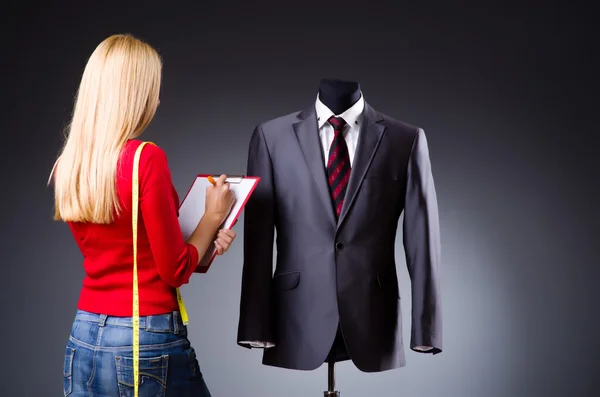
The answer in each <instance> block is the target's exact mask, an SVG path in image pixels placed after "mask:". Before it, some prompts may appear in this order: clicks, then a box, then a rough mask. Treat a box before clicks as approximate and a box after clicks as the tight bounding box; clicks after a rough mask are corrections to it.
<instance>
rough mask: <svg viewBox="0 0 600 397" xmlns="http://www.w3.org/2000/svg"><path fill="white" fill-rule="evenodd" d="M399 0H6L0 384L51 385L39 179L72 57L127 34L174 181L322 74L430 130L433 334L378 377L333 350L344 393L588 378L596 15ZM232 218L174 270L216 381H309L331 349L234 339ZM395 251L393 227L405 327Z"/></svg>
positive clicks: (48, 282)
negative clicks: (155, 98) (422, 350)
mask: <svg viewBox="0 0 600 397" xmlns="http://www.w3.org/2000/svg"><path fill="white" fill-rule="evenodd" d="M394 3H397V2H391V1H390V2H387V4H384V3H381V2H379V3H378V4H376V3H375V2H363V4H362V5H360V6H358V7H354V6H352V5H350V4H348V3H347V2H346V3H341V4H338V7H337V8H334V7H327V8H325V7H324V5H323V4H324V3H323V2H321V3H320V4H321V5H320V6H317V5H310V4H308V3H306V2H296V3H294V4H292V5H288V6H286V8H285V9H283V8H282V6H280V7H279V8H278V9H277V10H275V9H274V8H268V7H267V6H260V7H259V6H250V5H246V6H244V7H243V8H239V7H234V5H229V6H228V7H226V6H222V7H219V9H217V6H215V5H213V4H210V5H202V6H200V5H195V6H193V7H190V6H189V5H184V4H179V3H177V2H167V3H165V2H161V3H157V4H156V5H153V4H152V3H151V2H150V3H149V2H144V3H140V4H138V5H137V6H136V7H131V8H127V9H125V8H123V4H124V3H123V2H118V3H114V4H112V3H106V4H104V3H103V4H102V5H99V4H98V3H91V2H90V5H88V6H83V5H81V4H80V3H73V4H69V5H67V4H66V3H63V4H62V5H58V3H57V4H56V5H52V6H48V5H46V6H43V7H37V8H36V7H33V5H31V4H29V5H28V4H26V3H22V4H21V5H20V6H19V7H18V8H17V6H15V5H6V6H4V5H3V8H4V7H5V8H4V11H3V15H2V20H3V21H5V22H3V23H2V30H3V33H4V34H3V37H4V40H3V41H4V46H3V50H2V55H1V56H0V62H1V65H2V72H3V73H2V79H1V80H2V125H3V140H2V144H1V148H2V156H1V157H0V162H1V163H2V171H3V172H2V177H3V179H4V181H3V186H4V189H3V194H2V203H3V206H2V209H3V215H2V240H1V244H2V250H1V252H2V253H3V254H4V256H3V260H2V278H1V282H2V288H1V290H0V294H1V297H2V313H3V317H2V320H3V324H2V327H1V328H2V331H1V332H2V340H3V343H4V347H3V349H2V351H3V369H2V371H1V372H0V373H1V376H2V382H1V383H0V389H1V390H0V394H2V395H10V396H58V395H60V394H61V387H62V386H61V385H62V381H61V377H62V374H61V371H62V361H63V354H64V343H65V342H66V338H67V336H68V332H69V329H70V326H71V321H72V318H73V314H74V311H75V309H76V302H77V298H78V294H79V289H80V286H81V280H82V277H83V271H82V268H81V260H82V258H81V255H80V253H79V251H78V250H77V247H76V245H75V243H74V241H73V239H72V237H71V236H70V234H69V230H68V228H67V227H66V226H65V225H64V224H60V223H57V222H53V221H52V220H51V215H52V191H51V190H50V189H47V188H46V185H45V184H46V180H47V176H48V172H49V171H50V168H51V166H52V163H53V160H54V158H55V155H56V153H57V151H58V149H59V146H60V136H61V128H62V127H63V125H64V124H65V123H66V122H67V121H68V118H69V114H70V111H71V108H72V101H73V96H74V94H75V91H76V89H77V86H78V84H79V79H80V76H81V72H82V69H83V67H84V65H85V62H86V59H87V57H88V56H89V54H90V53H91V52H92V51H93V49H94V47H95V46H96V45H97V44H98V43H99V42H100V41H101V40H102V39H104V38H105V37H107V36H108V35H110V34H113V33H120V32H129V33H133V34H135V35H137V36H139V37H141V38H143V39H146V40H148V41H149V42H150V43H151V44H152V45H154V46H155V47H156V48H157V49H159V51H160V53H161V54H162V56H163V57H164V85H163V89H162V94H161V106H160V108H159V111H158V113H157V116H156V119H155V120H154V121H153V123H152V124H151V126H150V128H149V130H148V131H147V134H146V135H145V136H144V138H145V139H148V140H152V141H154V142H156V143H158V144H159V145H160V146H162V147H163V148H164V149H165V150H166V152H167V154H168V156H169V160H170V166H171V170H172V173H173V179H174V184H175V186H176V188H177V190H178V191H179V193H180V195H183V194H184V193H185V191H186V189H187V188H188V186H189V184H190V183H191V181H192V179H193V177H194V175H195V174H196V173H199V172H225V173H243V172H244V170H245V162H246V155H247V154H246V150H247V145H248V140H249V137H250V134H251V132H252V129H253V127H254V126H255V125H256V124H257V123H259V122H262V121H265V120H267V119H270V118H274V117H277V116H280V115H283V114H286V113H289V112H292V111H295V110H299V109H301V108H304V107H305V106H307V105H309V104H310V103H312V102H313V101H314V99H315V95H316V90H317V86H318V82H319V79H320V78H321V77H341V78H347V79H355V80H358V81H359V82H360V83H361V84H362V88H363V92H364V95H365V98H366V100H367V101H368V102H369V103H370V104H371V105H372V106H374V107H375V108H376V109H378V110H379V111H381V112H384V113H387V114H389V115H391V116H395V117H396V118H398V119H401V120H404V121H407V122H409V123H412V124H416V125H419V126H421V127H423V128H424V129H425V131H426V133H427V135H428V139H429V146H430V150H431V158H432V163H433V171H434V175H435V180H436V183H437V189H438V194H439V203H440V216H441V225H442V243H443V258H444V259H443V271H442V287H443V303H444V307H443V310H444V352H443V353H442V354H441V355H438V356H435V357H432V356H430V355H420V354H417V353H413V352H408V353H407V354H408V356H407V360H408V365H407V367H405V368H402V369H399V370H394V371H390V372H386V373H380V374H365V373H361V372H359V371H358V370H357V369H356V368H355V367H354V366H353V365H352V364H350V363H343V364H341V365H338V371H337V376H338V389H339V390H341V391H342V396H344V397H353V396H367V395H370V396H373V395H384V394H385V395H394V396H400V397H402V396H406V397H408V396H422V397H436V396H444V397H538V396H540V397H541V396H544V397H553V396H566V395H568V396H573V397H575V396H592V395H593V394H594V390H596V391H595V392H596V393H597V389H598V387H599V386H600V384H599V380H598V372H597V371H598V370H597V363H598V353H599V350H600V349H599V342H598V340H599V339H598V334H599V330H598V327H597V325H596V324H597V321H596V320H595V317H596V316H597V315H598V309H597V307H598V304H597V302H598V294H597V292H596V282H597V280H598V279H599V276H600V272H599V270H598V257H597V256H596V253H597V247H598V241H599V237H600V236H599V233H598V230H599V229H598V227H599V226H600V224H599V223H600V222H599V219H600V216H599V213H598V209H597V206H596V205H597V203H598V199H599V195H598V189H597V184H598V176H599V175H598V168H599V167H598V165H597V164H596V163H597V160H596V158H595V156H594V155H595V153H596V152H597V150H596V147H595V145H594V140H595V136H596V135H597V134H598V128H597V124H596V119H595V118H592V111H593V108H592V107H593V106H594V105H596V106H595V107H597V103H594V99H595V98H596V92H597V91H595V90H596V84H595V80H594V79H593V77H594V76H593V75H592V72H593V71H594V68H595V67H596V65H597V50H595V49H594V48H593V47H591V44H592V32H593V29H592V19H591V16H590V15H591V12H590V11H589V10H585V9H581V8H577V7H576V6H575V4H574V3H572V2H571V3H570V8H568V9H567V8H557V7H553V6H551V5H546V6H544V7H541V6H538V7H533V6H531V7H530V8H529V9H525V8H523V7H520V8H519V7H517V6H515V5H510V4H508V3H507V2H502V4H503V8H500V7H492V6H490V5H485V6H482V5H477V4H478V3H476V2H473V4H467V3H465V2H463V3H461V6H460V7H458V6H453V7H450V6H443V7H442V6H439V5H438V6H434V5H432V4H423V3H421V4H422V6H421V7H420V8H421V9H417V6H415V5H414V4H412V5H404V6H401V7H400V6H395V7H394V6H393V4H394ZM413 3H415V2H413ZM86 7H87V8H86ZM226 8H229V10H228V11H227V10H226ZM240 225H241V223H240ZM237 231H238V233H239V234H238V240H237V242H236V244H235V245H234V246H233V247H232V249H231V251H230V252H229V253H228V254H227V256H226V257H221V258H219V259H218V260H217V261H216V263H215V264H214V266H213V267H212V268H211V270H210V272H209V273H208V274H206V275H198V276H195V277H194V278H193V280H192V281H191V283H190V284H189V285H188V286H186V287H184V288H183V294H184V296H185V298H186V300H187V302H188V307H189V310H190V316H191V326H190V331H191V340H192V343H193V344H194V346H195V347H196V349H197V351H198V356H199V360H200V365H201V367H202V370H203V372H204V374H205V377H206V380H207V382H208V384H209V386H210V388H211V390H212V392H213V396H215V397H221V396H225V397H227V396H245V397H246V396H247V397H259V396H260V397H267V396H280V395H285V396H289V397H300V396H303V397H304V396H321V395H322V394H321V393H322V390H324V389H325V388H326V378H327V377H326V368H325V367H321V368H320V369H319V370H316V371H313V372H294V371H289V370H283V369H276V368H270V367H265V366H262V365H261V363H260V360H261V353H260V351H259V350H252V351H249V350H245V349H242V348H240V347H238V346H237V345H236V327H237V316H238V303H239V302H238V300H239V292H240V276H241V268H242V263H241V259H242V244H241V241H242V238H243V234H242V230H241V227H238V228H237ZM403 257H404V255H403V251H402V246H401V236H398V248H397V258H398V267H399V279H400V286H401V290H402V297H403V301H402V302H403V303H402V305H403V311H404V313H405V317H406V319H405V321H404V326H405V327H407V329H406V330H405V335H407V334H409V333H408V327H409V326H410V321H408V313H409V308H410V293H409V291H410V289H409V288H410V284H409V282H408V275H407V272H406V269H405V263H404V259H403Z"/></svg>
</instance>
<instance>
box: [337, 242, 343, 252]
mask: <svg viewBox="0 0 600 397" xmlns="http://www.w3.org/2000/svg"><path fill="white" fill-rule="evenodd" d="M335 248H336V249H337V250H343V249H344V244H342V243H340V242H339V241H338V242H337V243H335Z"/></svg>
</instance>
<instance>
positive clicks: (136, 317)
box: [131, 142, 188, 397]
mask: <svg viewBox="0 0 600 397" xmlns="http://www.w3.org/2000/svg"><path fill="white" fill-rule="evenodd" d="M147 143H149V144H151V145H154V144H153V143H152V142H142V143H141V144H140V146H138V148H137V150H136V151H135V155H134V157H133V181H132V189H131V201H132V205H131V228H132V230H133V395H134V397H138V396H139V387H140V385H139V380H140V379H139V378H140V293H139V287H138V269H137V235H138V205H139V187H140V181H139V168H140V156H141V154H142V149H143V148H144V146H145V145H146V144H147ZM176 292H177V303H178V305H179V313H180V315H181V320H182V321H183V324H184V325H187V324H188V314H187V310H186V308H185V303H184V302H183V298H182V297H181V292H179V288H177V289H176Z"/></svg>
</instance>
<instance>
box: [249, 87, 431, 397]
mask: <svg viewBox="0 0 600 397" xmlns="http://www.w3.org/2000/svg"><path fill="white" fill-rule="evenodd" d="M313 98H314V97H313ZM311 102H312V103H310V104H308V106H307V107H305V108H304V109H302V110H299V111H295V112H292V113H289V114H287V115H282V116H279V117H276V118H273V119H271V120H268V121H265V122H262V123H260V124H258V125H257V126H256V127H255V129H254V131H253V133H252V137H251V139H250V143H249V148H248V166H247V172H246V174H247V175H252V176H258V177H260V178H261V180H260V183H259V184H258V186H257V188H256V190H255V192H254V194H253V195H252V196H251V198H250V199H249V201H248V203H247V205H246V208H245V215H244V265H243V271H242V286H241V287H242V288H241V297H240V317H239V324H238V338H237V340H238V344H239V345H240V346H242V347H245V348H262V349H264V351H263V360H262V362H263V364H264V365H270V366H275V367H279V368H288V369H293V370H304V371H310V370H314V369H317V368H319V367H320V366H321V365H322V364H323V363H324V362H326V363H327V364H328V367H329V390H328V391H327V392H325V393H324V394H325V396H326V397H337V396H339V394H340V393H339V392H337V391H335V390H334V389H335V383H334V371H333V368H334V363H336V362H341V361H346V360H351V361H352V362H353V363H354V364H355V365H356V367H357V368H358V369H359V370H360V371H362V372H366V373H369V372H382V371H387V370H391V369H394V368H400V367H403V366H404V365H405V364H406V361H405V354H404V351H405V341H404V338H403V335H402V313H401V305H400V299H401V295H402V294H408V293H410V294H411V295H412V299H411V302H412V303H411V311H410V313H411V315H410V317H411V327H410V344H409V345H408V347H409V348H410V349H411V350H413V351H415V352H420V353H429V354H438V353H440V352H441V351H442V340H441V329H442V325H441V302H440V294H439V277H438V274H439V265H440V244H439V240H440V239H439V221H438V212H437V211H438V210H437V199H436V193H435V187H434V184H433V177H432V174H431V164H430V160H429V150H428V145H427V139H426V136H425V132H424V130H423V129H422V128H420V127H418V126H414V125H410V124H408V123H405V122H403V121H400V120H397V119H394V118H392V117H390V116H387V115H385V114H383V113H381V112H378V111H377V110H375V109H374V108H373V107H372V106H370V105H369V104H368V103H366V101H365V100H364V96H363V94H362V91H361V87H360V84H359V83H358V82H356V81H347V80H342V79H322V80H321V81H320V84H319V89H318V96H317V98H314V99H313V101H311ZM331 116H337V117H341V118H342V119H343V121H344V122H345V123H346V125H345V126H344V127H343V130H342V131H343V135H344V140H345V141H346V145H345V146H347V148H346V149H347V150H346V149H340V150H339V151H338V153H341V156H344V157H341V156H340V157H337V159H340V158H341V159H342V160H338V162H337V163H335V161H336V160H335V159H336V157H332V156H336V150H338V149H339V148H340V147H341V148H343V147H344V145H343V144H342V146H333V139H334V137H335V136H336V135H335V134H334V127H335V124H337V123H339V119H333V118H331ZM336 120H337V121H336ZM337 137H339V135H337ZM338 142H339V141H338ZM336 145H339V143H337V144H336ZM332 148H333V149H332ZM344 152H345V153H344ZM330 153H333V154H330ZM346 156H347V157H346ZM329 158H333V160H331V164H337V165H338V167H340V165H339V164H342V165H341V167H346V168H345V169H340V168H338V170H337V174H336V175H337V178H338V179H329V178H330V177H329V175H333V171H330V170H328V164H329V163H328V161H330V160H329ZM344 159H348V161H349V163H350V164H349V165H350V170H348V169H347V165H348V164H347V163H345V162H344ZM344 164H345V166H344ZM330 172H332V174H329V173H330ZM342 172H344V174H341V173H342ZM340 175H345V176H344V177H341V176H340ZM331 178H336V177H335V176H332V177H331ZM344 178H348V179H347V184H346V185H345V186H344V187H342V188H341V189H345V193H344V195H343V196H342V198H343V201H342V202H340V201H339V200H338V204H337V207H335V206H334V205H332V196H334V195H335V193H334V192H336V191H337V192H339V191H338V190H333V192H332V189H334V188H332V186H333V185H334V182H336V181H340V180H342V179H344ZM339 186H341V183H340V184H338V185H337V187H336V188H335V189H337V188H339ZM337 197H339V196H337ZM333 198H334V199H336V197H333ZM401 214H404V217H403V220H402V227H403V230H404V233H403V247H404V251H405V254H406V265H407V268H408V272H409V275H410V278H411V280H410V281H411V290H410V292H408V291H407V292H403V291H400V288H399V285H398V279H397V273H396V260H395V246H396V238H395V236H396V232H397V229H398V226H399V225H400V216H401ZM275 232H276V237H277V238H276V240H275ZM274 244H275V251H276V254H277V255H276V256H275V257H274V255H273V249H274ZM273 265H275V269H273ZM273 270H274V271H273Z"/></svg>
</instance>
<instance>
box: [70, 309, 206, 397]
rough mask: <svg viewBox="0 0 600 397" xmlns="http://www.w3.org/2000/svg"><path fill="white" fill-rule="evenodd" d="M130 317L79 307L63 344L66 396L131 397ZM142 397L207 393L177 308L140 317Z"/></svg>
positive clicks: (197, 396)
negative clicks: (80, 308) (94, 311)
mask: <svg viewBox="0 0 600 397" xmlns="http://www.w3.org/2000/svg"><path fill="white" fill-rule="evenodd" d="M132 344H133V325H132V318H131V317H112V316H107V315H105V314H94V313H88V312H85V311H81V310H78V311H77V314H76V316H75V321H74V322H73V328H72V329H71V335H70V337H69V341H68V343H67V346H66V352H65V362H64V395H65V396H70V397H83V396H85V397H113V396H114V397H126V396H133V354H132ZM139 368H140V381H139V395H140V397H171V396H177V397H210V392H209V391H208V388H207V386H206V384H205V383H204V379H203V377H202V372H200V367H199V366H198V361H197V360H196V353H195V351H194V349H193V348H192V346H191V345H190V342H189V340H188V338H187V328H186V327H185V326H184V325H183V322H182V321H181V318H180V316H179V312H173V313H169V314H163V315H157V316H147V317H140V367H139Z"/></svg>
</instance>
